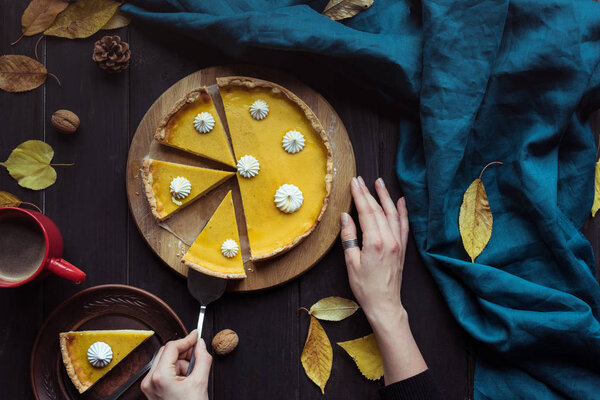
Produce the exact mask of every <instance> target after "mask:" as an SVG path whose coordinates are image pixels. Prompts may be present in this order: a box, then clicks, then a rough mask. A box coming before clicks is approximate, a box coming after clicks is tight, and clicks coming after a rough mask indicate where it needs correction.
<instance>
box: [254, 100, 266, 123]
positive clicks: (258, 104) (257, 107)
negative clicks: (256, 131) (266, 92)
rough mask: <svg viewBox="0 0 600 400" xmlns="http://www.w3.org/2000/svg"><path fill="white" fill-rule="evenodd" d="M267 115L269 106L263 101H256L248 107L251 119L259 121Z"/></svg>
mask: <svg viewBox="0 0 600 400" xmlns="http://www.w3.org/2000/svg"><path fill="white" fill-rule="evenodd" d="M268 113H269V105H268V104H267V103H266V102H264V101H263V100H256V101H255V102H254V103H252V105H251V106H250V115H252V118H254V119H257V120H259V121H260V120H261V119H263V118H264V117H266V116H267V114H268Z"/></svg>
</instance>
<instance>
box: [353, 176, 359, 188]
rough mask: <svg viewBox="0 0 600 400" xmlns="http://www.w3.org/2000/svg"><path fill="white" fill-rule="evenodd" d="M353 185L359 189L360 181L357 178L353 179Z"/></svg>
mask: <svg viewBox="0 0 600 400" xmlns="http://www.w3.org/2000/svg"><path fill="white" fill-rule="evenodd" d="M351 184H352V185H354V187H358V180H357V179H356V177H354V178H352V182H351Z"/></svg>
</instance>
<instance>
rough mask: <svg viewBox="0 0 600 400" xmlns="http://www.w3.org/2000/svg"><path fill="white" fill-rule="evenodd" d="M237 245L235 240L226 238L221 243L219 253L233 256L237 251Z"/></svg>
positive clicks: (229, 256)
mask: <svg viewBox="0 0 600 400" xmlns="http://www.w3.org/2000/svg"><path fill="white" fill-rule="evenodd" d="M238 250H239V247H238V244H237V242H236V241H235V240H233V239H227V240H226V241H224V242H223V244H222V245H221V253H223V255H224V256H225V257H227V258H231V257H235V256H236V255H237V253H238Z"/></svg>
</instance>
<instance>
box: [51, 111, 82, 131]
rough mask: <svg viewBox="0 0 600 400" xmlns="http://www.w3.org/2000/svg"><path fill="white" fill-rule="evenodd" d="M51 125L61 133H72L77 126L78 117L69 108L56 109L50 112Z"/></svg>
mask: <svg viewBox="0 0 600 400" xmlns="http://www.w3.org/2000/svg"><path fill="white" fill-rule="evenodd" d="M51 122H52V125H53V126H54V127H55V128H56V130H58V131H59V132H62V133H73V132H75V131H76V130H77V128H79V117H78V116H77V115H76V114H75V113H74V112H72V111H69V110H57V111H55V112H54V114H52V119H51Z"/></svg>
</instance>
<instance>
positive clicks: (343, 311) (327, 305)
mask: <svg viewBox="0 0 600 400" xmlns="http://www.w3.org/2000/svg"><path fill="white" fill-rule="evenodd" d="M358 309H359V305H358V304H356V303H355V302H354V301H352V300H349V299H344V298H342V297H336V296H331V297H325V298H324V299H321V300H319V301H317V302H316V303H315V304H313V305H312V307H311V308H310V310H309V312H308V313H309V314H310V315H312V316H313V317H315V318H318V319H321V320H325V321H341V320H343V319H344V318H347V317H349V316H351V315H352V314H354V313H355V312H356V310H358Z"/></svg>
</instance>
